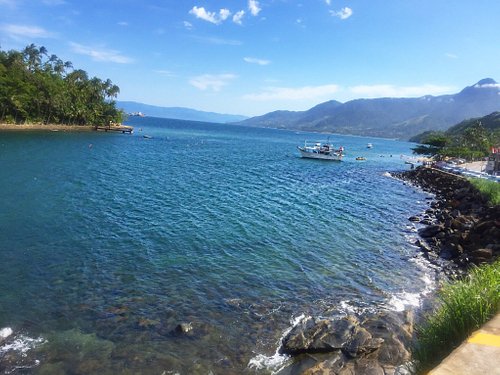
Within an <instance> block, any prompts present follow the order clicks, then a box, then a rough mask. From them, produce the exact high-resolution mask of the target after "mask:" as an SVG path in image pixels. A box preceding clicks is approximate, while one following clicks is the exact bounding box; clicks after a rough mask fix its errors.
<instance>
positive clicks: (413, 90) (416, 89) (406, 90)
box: [348, 85, 455, 98]
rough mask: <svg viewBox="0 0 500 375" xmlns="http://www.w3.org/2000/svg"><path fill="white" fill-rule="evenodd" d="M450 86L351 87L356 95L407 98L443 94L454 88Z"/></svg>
mask: <svg viewBox="0 0 500 375" xmlns="http://www.w3.org/2000/svg"><path fill="white" fill-rule="evenodd" d="M454 89H455V88H454V87H450V86H438V85H421V86H394V85H359V86H352V87H349V89H348V90H349V91H350V92H351V93H352V94H355V96H358V97H363V98H381V97H386V98H387V97H390V98H406V97H420V96H424V95H443V94H447V93H450V92H452V91H453V90H454Z"/></svg>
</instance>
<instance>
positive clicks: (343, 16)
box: [330, 7, 352, 20]
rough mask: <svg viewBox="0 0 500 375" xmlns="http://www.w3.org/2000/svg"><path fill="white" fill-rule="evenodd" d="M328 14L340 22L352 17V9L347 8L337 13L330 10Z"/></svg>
mask: <svg viewBox="0 0 500 375" xmlns="http://www.w3.org/2000/svg"><path fill="white" fill-rule="evenodd" d="M330 14H331V15H332V16H334V17H338V18H340V19H341V20H346V19H348V18H349V17H351V16H352V9H351V8H349V7H345V8H342V9H341V10H339V11H338V12H336V11H333V10H331V11H330Z"/></svg>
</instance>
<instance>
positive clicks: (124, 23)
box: [117, 21, 128, 26]
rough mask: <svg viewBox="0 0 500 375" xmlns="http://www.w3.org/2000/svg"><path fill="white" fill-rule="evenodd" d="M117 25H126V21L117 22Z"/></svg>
mask: <svg viewBox="0 0 500 375" xmlns="http://www.w3.org/2000/svg"><path fill="white" fill-rule="evenodd" d="M117 25H118V26H128V22H125V21H121V22H118V23H117Z"/></svg>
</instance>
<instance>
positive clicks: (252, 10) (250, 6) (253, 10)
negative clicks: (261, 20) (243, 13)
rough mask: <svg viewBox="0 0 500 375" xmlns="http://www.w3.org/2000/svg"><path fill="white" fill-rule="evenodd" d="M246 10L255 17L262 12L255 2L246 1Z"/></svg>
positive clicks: (252, 0) (253, 0)
mask: <svg viewBox="0 0 500 375" xmlns="http://www.w3.org/2000/svg"><path fill="white" fill-rule="evenodd" d="M248 10H249V11H250V13H252V16H257V15H258V14H259V13H260V11H261V10H262V9H261V7H260V5H259V2H258V1H257V0H248Z"/></svg>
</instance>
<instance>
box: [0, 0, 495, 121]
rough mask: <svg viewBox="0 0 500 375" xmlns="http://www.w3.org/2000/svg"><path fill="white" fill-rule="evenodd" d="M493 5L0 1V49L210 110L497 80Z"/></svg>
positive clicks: (442, 90)
mask: <svg viewBox="0 0 500 375" xmlns="http://www.w3.org/2000/svg"><path fill="white" fill-rule="evenodd" d="M499 17H500V1H498V0H475V1H472V0H468V1H466V0H453V1H450V0H301V1H299V0H221V1H212V0H208V1H204V0H194V1H191V0H0V46H1V48H2V49H3V50H9V49H22V48H24V47H25V46H26V45H28V44H30V43H35V44H36V45H38V46H45V47H46V48H47V49H48V51H49V54H56V55H57V56H59V57H60V58H62V59H63V60H69V61H71V62H73V65H74V67H75V68H79V69H84V70H86V71H87V72H88V73H89V74H90V75H91V76H97V77H99V78H102V79H107V78H110V79H111V80H112V81H113V83H115V84H117V85H118V86H119V87H120V90H121V91H120V94H119V97H118V99H119V100H133V101H139V102H143V103H147V104H153V105H159V106H166V107H174V106H178V107H189V108H194V109H198V110H204V111H213V112H219V113H231V114H242V115H248V116H255V115H261V114H264V113H267V112H270V111H274V110H278V109H281V110H306V109H309V108H311V107H312V106H314V105H316V104H319V103H321V102H324V101H327V100H332V99H335V100H339V101H341V102H345V101H348V100H351V99H357V98H374V97H386V96H390V97H418V96H422V95H426V94H430V95H441V94H449V93H455V92H458V91H460V90H461V89H462V88H463V87H465V86H469V85H472V84H474V83H476V82H477V81H478V80H480V79H482V78H486V77H491V78H494V79H495V80H497V81H499V80H500V27H499Z"/></svg>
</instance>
